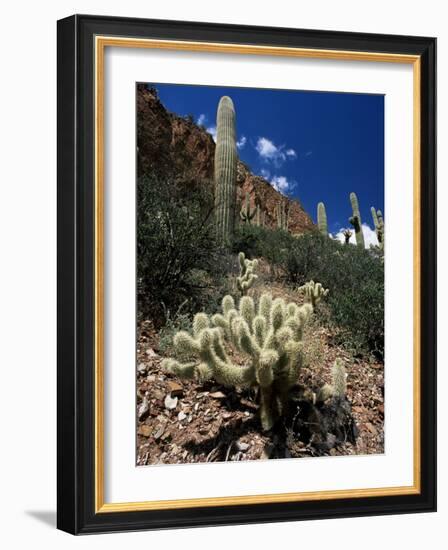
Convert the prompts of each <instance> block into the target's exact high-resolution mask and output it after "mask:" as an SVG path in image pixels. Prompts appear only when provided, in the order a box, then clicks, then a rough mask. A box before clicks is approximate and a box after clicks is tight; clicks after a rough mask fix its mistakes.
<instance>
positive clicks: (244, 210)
mask: <svg viewBox="0 0 448 550" xmlns="http://www.w3.org/2000/svg"><path fill="white" fill-rule="evenodd" d="M255 213H256V210H255V208H254V209H253V210H251V209H250V195H249V193H247V192H246V200H245V202H244V205H243V206H241V210H240V218H241V219H242V221H243V222H244V223H247V224H250V222H251V221H252V220H253V218H254V216H255Z"/></svg>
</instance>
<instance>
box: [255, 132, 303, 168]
mask: <svg viewBox="0 0 448 550" xmlns="http://www.w3.org/2000/svg"><path fill="white" fill-rule="evenodd" d="M255 149H256V150H257V153H258V154H259V155H260V157H261V159H262V160H263V161H265V162H273V163H274V165H275V166H277V167H279V166H281V165H282V164H283V163H284V162H285V160H287V159H290V160H292V159H295V158H297V153H296V152H295V151H294V149H291V148H289V149H286V150H285V146H284V145H278V146H277V145H275V143H274V142H273V141H271V140H270V139H268V138H266V137H259V138H258V140H257V144H256V145H255Z"/></svg>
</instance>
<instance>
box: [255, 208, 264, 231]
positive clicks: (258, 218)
mask: <svg viewBox="0 0 448 550" xmlns="http://www.w3.org/2000/svg"><path fill="white" fill-rule="evenodd" d="M255 225H256V226H257V227H262V226H263V225H264V223H263V212H262V211H261V208H260V205H259V204H257V213H256V215H255Z"/></svg>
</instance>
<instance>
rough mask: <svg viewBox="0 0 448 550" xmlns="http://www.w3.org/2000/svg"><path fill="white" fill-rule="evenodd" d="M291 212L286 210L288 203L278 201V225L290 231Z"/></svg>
mask: <svg viewBox="0 0 448 550" xmlns="http://www.w3.org/2000/svg"><path fill="white" fill-rule="evenodd" d="M288 222H289V212H286V205H285V203H284V202H283V201H282V202H281V203H280V202H278V203H277V227H278V228H279V229H283V231H288Z"/></svg>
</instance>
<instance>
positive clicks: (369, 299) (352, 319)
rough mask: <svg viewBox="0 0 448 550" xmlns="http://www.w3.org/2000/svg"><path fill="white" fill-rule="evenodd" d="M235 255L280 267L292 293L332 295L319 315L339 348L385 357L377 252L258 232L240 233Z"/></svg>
mask: <svg viewBox="0 0 448 550" xmlns="http://www.w3.org/2000/svg"><path fill="white" fill-rule="evenodd" d="M233 250H234V252H236V251H237V250H241V251H243V252H244V253H245V255H246V256H247V257H248V258H260V257H264V258H265V259H266V260H268V262H269V263H270V264H271V265H272V266H277V267H281V268H282V269H281V270H280V276H281V273H283V277H284V278H285V279H286V282H287V283H289V284H290V285H292V286H294V287H296V286H301V285H303V284H304V283H305V282H306V281H309V280H314V281H319V282H321V283H322V285H323V286H324V287H325V288H328V289H329V290H330V292H329V295H328V296H327V299H326V307H325V308H322V309H321V311H320V315H321V316H324V317H326V318H325V322H326V323H331V324H332V326H333V327H334V328H335V329H336V333H337V339H338V342H340V343H343V344H344V345H346V346H347V347H350V348H353V349H354V350H355V351H356V352H360V353H365V352H374V353H376V354H377V355H378V356H382V355H383V353H384V266H383V263H382V261H381V253H380V251H379V250H376V249H373V248H371V249H370V250H366V249H364V248H362V247H360V246H353V245H350V244H349V245H345V244H341V243H340V242H339V241H334V240H332V239H329V238H328V237H323V236H322V235H321V234H320V233H319V232H318V231H317V230H316V231H314V232H310V233H306V234H303V235H300V236H296V237H293V236H292V235H290V234H289V233H287V232H286V231H282V230H274V231H272V230H270V229H267V228H264V227H256V226H243V227H240V228H239V229H238V231H237V232H236V234H235V241H234V248H233ZM277 273H279V271H278V270H277Z"/></svg>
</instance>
